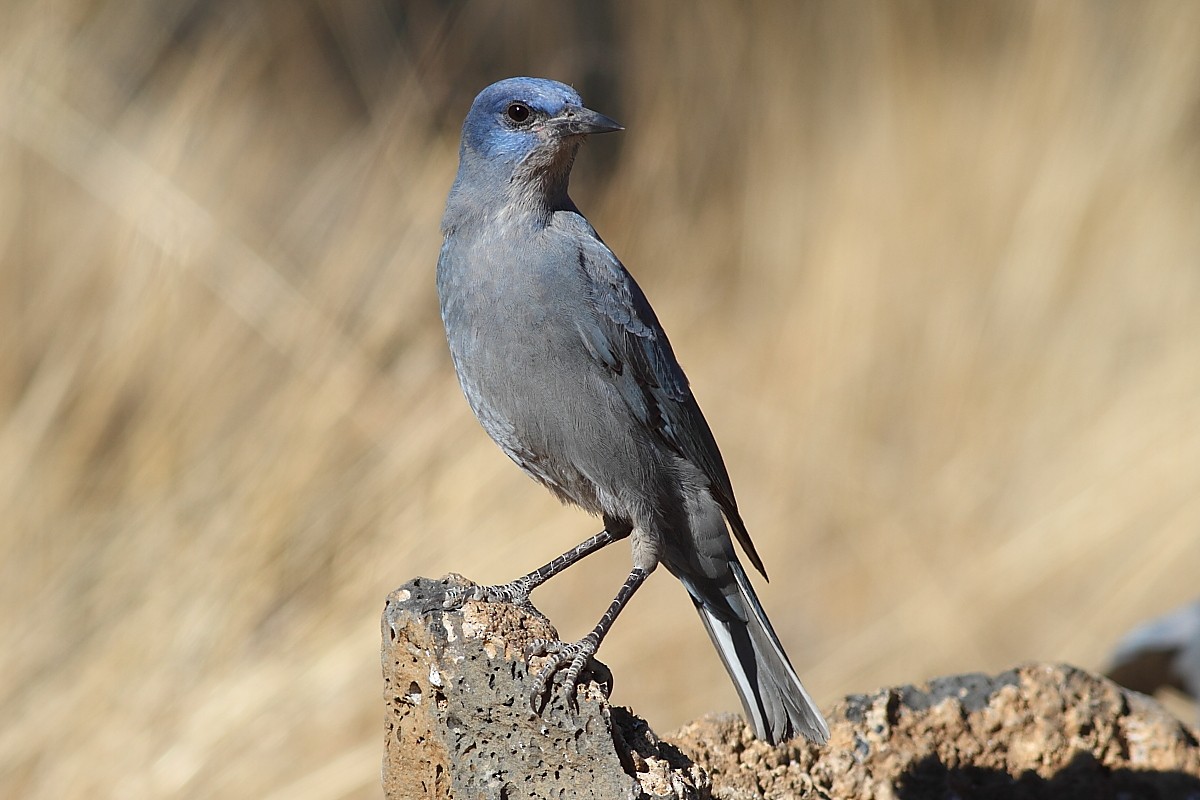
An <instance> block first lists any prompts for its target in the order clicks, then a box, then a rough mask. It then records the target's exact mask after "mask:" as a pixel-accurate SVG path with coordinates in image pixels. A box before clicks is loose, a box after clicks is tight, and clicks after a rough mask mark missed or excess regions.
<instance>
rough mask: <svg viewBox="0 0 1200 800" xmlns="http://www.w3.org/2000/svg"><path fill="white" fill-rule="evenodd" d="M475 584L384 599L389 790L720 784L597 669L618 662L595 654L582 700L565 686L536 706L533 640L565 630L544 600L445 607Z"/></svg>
mask: <svg viewBox="0 0 1200 800" xmlns="http://www.w3.org/2000/svg"><path fill="white" fill-rule="evenodd" d="M464 584H466V581H464V580H463V579H462V578H460V577H459V576H456V575H450V576H447V577H446V578H444V579H442V580H440V581H433V580H429V579H427V578H416V579H415V580H412V581H410V582H409V583H407V584H405V585H404V586H402V587H401V588H399V589H397V590H396V591H394V592H392V594H391V595H390V596H389V597H388V599H387V604H386V605H385V607H384V612H383V671H384V685H385V695H384V696H385V699H386V702H387V712H388V713H387V742H386V745H387V747H386V756H385V758H384V767H383V784H384V794H385V796H386V797H387V798H388V800H408V799H409V798H451V797H453V798H506V799H507V798H511V799H512V800H515V799H516V798H527V797H563V798H567V797H578V798H605V799H606V800H609V799H612V798H641V797H672V798H702V797H707V796H708V793H707V776H706V775H705V774H704V772H703V771H702V770H700V769H698V768H697V767H696V766H695V765H693V764H692V763H691V762H690V761H689V760H688V759H687V758H685V757H684V756H683V755H682V754H681V753H680V752H679V751H678V750H677V749H676V748H675V747H673V746H671V745H669V744H665V743H663V742H661V741H659V739H658V737H656V736H655V735H654V733H653V732H652V731H651V730H650V728H649V726H647V725H646V723H645V722H644V721H642V720H640V719H638V718H637V717H634V716H633V715H632V714H630V713H629V712H628V711H626V710H624V709H622V708H613V707H612V706H610V705H609V704H608V700H607V696H606V692H605V691H604V687H603V684H602V683H601V682H600V681H598V680H597V678H598V677H599V678H603V677H604V675H605V674H606V673H607V669H606V668H605V667H603V665H601V664H599V663H598V662H596V661H595V660H593V662H592V668H591V671H592V674H591V675H586V674H585V676H584V677H585V678H586V680H584V681H582V682H581V683H580V686H579V709H578V711H577V712H572V711H570V710H569V709H568V708H567V707H566V703H565V702H564V700H563V696H562V693H561V692H558V691H555V692H553V693H552V694H551V696H550V698H549V702H548V703H547V705H546V708H545V709H544V710H543V712H542V714H541V716H539V715H537V714H535V713H534V712H533V710H532V709H531V708H530V703H529V693H530V689H531V687H532V685H533V678H534V676H535V675H536V671H535V672H534V673H533V674H530V670H529V668H527V667H526V664H525V657H524V652H525V650H526V648H527V647H528V646H529V644H530V643H531V642H532V641H534V640H535V639H554V638H557V637H558V634H557V632H556V631H555V630H554V628H553V627H552V626H551V625H550V623H549V621H548V620H547V619H546V618H545V617H543V616H542V615H541V614H539V613H538V612H537V611H536V610H535V609H533V608H532V607H518V606H513V605H508V604H504V603H477V602H474V601H469V602H467V603H466V604H465V605H464V606H463V608H462V609H461V610H456V611H443V610H442V601H443V600H444V599H445V596H446V591H447V589H448V588H450V587H451V586H455V585H464ZM540 662H541V659H535V660H534V665H533V666H534V669H535V670H536V668H537V667H538V666H539V665H540Z"/></svg>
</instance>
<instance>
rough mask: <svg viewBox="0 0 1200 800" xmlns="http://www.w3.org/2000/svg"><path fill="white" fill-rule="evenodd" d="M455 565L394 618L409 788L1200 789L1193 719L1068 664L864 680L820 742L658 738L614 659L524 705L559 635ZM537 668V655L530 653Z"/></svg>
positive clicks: (413, 791) (387, 630) (721, 794)
mask: <svg viewBox="0 0 1200 800" xmlns="http://www.w3.org/2000/svg"><path fill="white" fill-rule="evenodd" d="M460 581H462V579H461V578H459V577H458V576H449V577H448V578H445V579H443V580H441V581H431V580H429V579H424V578H418V579H416V580H413V581H411V582H409V583H408V584H406V585H405V586H404V587H402V588H400V589H398V590H396V591H395V592H393V593H392V595H391V596H390V597H389V598H388V602H387V606H386V608H385V610H384V616H383V633H384V640H383V665H384V677H385V683H386V695H385V697H386V700H387V708H388V716H387V755H386V758H385V761H384V789H385V793H386V796H387V797H388V798H389V800H399V798H406V799H407V798H417V797H420V798H427V797H428V798H444V797H456V798H457V797H462V798H476V797H480V798H518V797H520V798H526V797H532V798H536V797H555V798H559V797H562V798H567V797H585V798H586V797H596V798H623V797H629V798H642V797H677V798H706V797H710V796H711V797H714V798H722V799H723V800H750V799H751V798H780V797H821V798H867V799H869V798H879V799H880V800H882V799H884V798H888V799H892V798H895V799H897V800H917V799H918V798H937V799H938V800H944V799H946V798H972V797H983V798H1006V800H1007V799H1008V798H1019V799H1024V798H1031V799H1032V798H1068V799H1071V798H1089V799H1090V798H1114V800H1115V799H1116V798H1130V800H1133V799H1134V798H1164V799H1166V798H1172V799H1174V798H1179V799H1180V800H1200V744H1198V742H1197V732H1196V731H1195V730H1193V729H1190V728H1188V727H1187V726H1185V725H1184V724H1183V723H1181V722H1180V721H1179V720H1177V719H1175V718H1174V717H1172V716H1171V715H1170V714H1169V713H1167V712H1166V711H1165V710H1164V709H1163V708H1162V707H1161V706H1159V705H1158V704H1157V703H1155V702H1154V701H1153V700H1151V699H1150V698H1147V697H1145V696H1143V695H1139V694H1136V693H1134V692H1129V691H1127V690H1124V689H1122V688H1120V687H1119V686H1117V685H1116V684H1114V683H1112V682H1111V681H1109V680H1107V679H1105V678H1102V677H1099V676H1096V675H1093V674H1090V673H1088V672H1085V671H1083V670H1079V669H1076V668H1074V667H1070V666H1065V665H1047V664H1029V665H1025V666H1021V667H1018V668H1016V669H1013V670H1010V671H1008V672H1004V673H1001V674H999V675H995V676H986V675H959V676H953V677H948V678H939V679H937V680H934V681H931V682H930V683H928V684H927V685H924V686H920V687H914V686H902V687H898V688H894V689H885V690H882V691H879V692H876V693H875V694H871V695H854V696H851V697H848V698H846V699H845V700H844V701H843V702H841V703H839V704H838V705H837V707H836V708H835V709H834V712H833V713H832V714H831V715H830V720H829V721H830V729H831V737H830V741H829V743H828V744H827V745H825V746H824V747H820V748H818V747H816V746H813V745H811V744H808V743H807V742H803V741H800V742H791V743H788V744H785V745H781V746H778V747H771V746H770V745H767V744H765V743H763V742H761V741H758V740H757V739H755V738H754V737H753V736H752V735H751V733H750V730H749V729H748V728H747V727H746V725H745V724H744V723H743V722H742V720H741V719H740V718H738V717H734V716H730V715H725V716H708V717H704V718H702V719H700V720H698V721H696V722H693V723H691V724H689V725H686V726H684V727H683V728H682V729H680V730H679V731H677V732H676V733H674V734H673V735H671V736H670V737H667V738H666V740H665V741H664V740H660V739H659V738H658V737H657V736H656V735H655V734H654V733H653V732H652V731H651V730H650V728H649V727H648V726H647V725H646V723H645V722H644V721H643V720H641V719H639V718H637V717H635V716H633V715H632V714H631V713H630V712H628V711H626V710H625V709H621V708H614V707H611V706H610V705H609V704H608V701H607V697H606V694H605V692H604V691H603V685H602V683H600V682H598V681H597V680H596V678H597V677H601V678H602V677H604V676H605V675H606V673H607V670H606V668H604V667H603V665H601V664H599V663H598V662H595V661H593V665H592V669H593V675H591V676H588V677H589V680H587V681H585V682H584V683H583V684H581V686H580V693H579V710H578V712H576V713H572V712H571V711H569V710H568V709H567V708H566V707H565V704H564V703H563V700H562V697H561V694H560V693H558V692H555V693H554V694H553V695H552V697H551V699H550V702H549V704H548V705H547V708H546V709H545V711H544V712H543V714H542V715H541V716H538V715H536V714H534V713H533V712H532V710H531V709H530V707H529V700H528V694H529V690H530V686H531V685H532V684H531V681H532V676H531V675H530V672H529V669H528V668H527V667H526V665H525V660H524V656H523V653H524V650H525V647H526V646H527V645H528V644H529V642H530V641H532V640H533V639H537V638H552V637H554V636H556V634H555V632H554V629H553V627H551V626H550V624H549V622H548V621H547V620H546V619H545V617H543V616H541V615H540V614H539V613H538V612H537V611H536V610H535V609H533V608H532V607H528V608H521V607H516V606H511V605H506V604H500V603H495V604H482V603H474V602H470V603H467V604H466V605H465V606H464V608H463V609H462V610H461V611H443V610H442V607H441V604H442V600H443V598H444V596H445V591H446V589H447V588H448V587H449V586H450V585H452V584H454V583H457V582H460ZM534 666H535V668H536V666H537V664H535V665H534Z"/></svg>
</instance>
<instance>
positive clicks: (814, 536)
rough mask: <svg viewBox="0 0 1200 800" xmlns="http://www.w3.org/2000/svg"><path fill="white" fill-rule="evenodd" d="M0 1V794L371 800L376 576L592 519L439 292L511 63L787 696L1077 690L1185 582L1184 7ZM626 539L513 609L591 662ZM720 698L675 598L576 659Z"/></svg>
mask: <svg viewBox="0 0 1200 800" xmlns="http://www.w3.org/2000/svg"><path fill="white" fill-rule="evenodd" d="M606 8H609V7H602V6H600V5H599V4H596V5H595V6H593V5H591V4H584V3H580V4H578V5H573V4H564V3H546V4H531V3H516V4H513V3H504V2H499V0H495V1H494V2H471V3H465V4H463V3H460V4H454V5H449V4H446V5H443V4H440V3H430V2H418V3H384V2H365V1H364V2H346V3H338V2H333V1H332V0H329V1H327V2H321V1H318V0H311V1H309V2H302V3H301V2H260V3H251V2H208V1H201V2H192V3H185V2H160V1H158V0H139V1H137V2H120V3H118V2H98V1H94V2H88V1H87V0H63V1H62V2H42V3H24V2H16V1H15V0H14V1H13V2H9V3H6V4H4V6H3V10H2V11H0V176H2V182H0V319H2V320H3V324H0V520H2V523H0V614H2V619H3V623H2V624H0V719H2V720H3V723H2V724H0V795H3V796H5V797H37V798H83V797H119V798H143V797H145V798H156V797H186V798H202V797H203V798H209V797H218V798H245V797H255V798H264V797H267V798H274V797H279V798H282V797H287V798H290V799H292V800H294V799H295V798H306V799H308V798H311V799H313V800H317V799H318V798H322V799H323V798H342V797H347V798H349V797H353V798H359V797H376V796H378V795H379V789H378V764H379V759H380V757H381V755H382V747H381V732H382V719H381V718H382V705H381V703H380V702H379V701H380V691H381V681H380V677H379V665H378V649H377V648H378V642H377V635H378V629H377V624H378V614H379V612H380V610H381V608H382V603H383V598H384V596H385V595H386V593H387V592H388V590H390V589H391V588H393V587H394V586H396V585H398V584H399V583H401V582H402V581H404V580H406V579H408V578H409V577H411V576H414V575H429V576H436V575H440V574H442V573H444V572H447V571H450V570H455V571H459V572H463V573H465V574H467V575H469V576H471V577H474V578H477V579H480V580H486V581H501V580H506V579H509V578H512V577H514V576H516V575H517V574H519V573H521V572H524V571H525V570H527V569H529V568H532V567H534V566H536V565H538V564H540V563H541V562H543V561H544V560H546V559H548V558H550V557H551V556H554V555H556V554H558V553H559V552H561V551H563V550H565V549H567V548H568V547H570V546H572V545H573V544H575V543H576V542H578V541H579V540H581V539H583V538H584V537H585V536H587V535H590V534H591V533H594V532H595V531H596V530H597V529H598V528H597V525H596V523H595V522H594V521H592V520H589V519H588V518H587V517H586V516H584V515H583V514H582V513H580V512H577V511H574V510H571V509H566V508H562V507H560V506H558V505H557V504H556V503H555V502H554V501H553V500H552V499H551V498H550V496H549V495H547V494H546V493H544V492H543V491H542V490H541V489H539V488H538V487H536V486H535V485H533V484H532V483H531V482H529V481H528V480H527V479H526V478H525V477H524V476H523V475H522V474H521V473H520V472H519V471H518V470H517V469H516V468H514V467H513V466H512V465H511V464H510V463H508V461H507V460H506V459H505V458H504V457H503V456H502V455H501V454H500V453H499V451H498V450H496V449H495V448H494V447H493V446H492V444H491V443H490V442H489V441H488V440H487V439H486V437H485V436H484V435H483V433H482V431H481V430H480V429H479V428H478V426H477V425H476V423H475V421H474V420H473V419H472V418H471V416H470V413H469V411H468V409H467V406H466V403H465V402H464V401H463V400H462V398H461V397H460V396H459V392H458V387H457V384H456V383H455V381H454V377H453V374H452V371H451V367H450V363H449V359H448V358H447V355H446V352H445V348H444V342H443V341H442V332H441V325H440V322H439V320H438V317H437V304H436V298H435V294H434V288H433V269H434V263H435V261H436V257H437V250H438V246H439V243H440V234H439V232H438V221H439V217H440V215H441V207H442V203H443V200H444V197H445V192H446V190H447V188H448V187H449V184H450V181H451V180H452V177H453V173H454V169H455V164H456V157H457V136H458V126H459V124H460V123H461V119H462V116H463V114H464V113H465V112H466V109H467V107H468V105H469V103H470V100H471V98H472V97H473V96H474V94H475V92H477V91H478V90H479V89H480V88H482V87H483V86H484V85H486V84H487V83H489V82H491V81H492V80H494V79H497V78H500V77H505V76H507V75H511V74H522V73H525V74H535V75H547V76H552V77H556V78H559V79H563V80H566V81H569V82H572V83H574V84H575V85H576V86H577V87H578V88H579V89H580V90H581V91H582V92H583V93H584V97H585V99H586V100H588V101H589V103H590V105H592V106H593V107H595V108H598V109H599V110H601V111H603V112H605V113H608V114H611V115H612V116H614V117H616V118H617V119H619V120H621V121H622V122H623V123H624V124H625V125H626V126H627V128H628V130H627V131H626V132H625V133H622V134H617V135H614V136H608V137H603V138H600V139H597V140H595V141H593V142H590V143H589V144H588V145H587V147H586V148H585V149H584V152H583V154H582V156H581V162H580V165H579V169H578V170H577V172H576V181H575V192H574V194H575V197H576V200H577V201H578V202H579V204H580V205H581V206H582V207H583V208H584V209H585V211H586V212H587V213H588V215H589V216H590V218H591V219H592V221H593V222H594V223H595V224H596V226H597V227H598V228H599V230H600V231H601V233H602V235H604V237H605V238H606V240H607V241H608V242H609V243H610V244H611V245H612V246H613V247H614V249H615V250H616V252H617V253H618V254H619V255H620V256H621V257H622V258H623V260H624V261H625V262H626V264H627V265H628V266H629V267H630V269H631V270H632V271H633V272H634V273H635V274H636V275H637V276H638V278H639V280H640V281H641V283H642V285H643V286H644V288H645V289H646V291H647V293H648V294H649V296H650V298H651V299H652V301H653V302H654V304H655V306H656V308H657V310H658V312H659V316H660V317H661V318H662V320H663V321H664V324H665V325H666V327H667V329H668V330H669V331H670V333H671V336H672V339H673V341H674V343H675V347H676V350H677V352H678V354H679V356H680V359H681V360H682V361H683V363H684V365H685V367H686V368H687V369H688V372H689V374H690V377H691V379H692V382H693V384H694V386H695V389H696V392H697V395H698V397H699V399H700V401H701V404H702V405H703V407H704V409H705V412H706V414H707V416H708V418H709V421H710V423H711V424H712V427H713V429H714V431H715V432H716V435H717V438H718V440H719V441H720V442H721V445H722V448H723V451H724V454H725V457H726V460H727V462H728V464H729V468H730V472H731V473H732V476H733V479H734V484H735V486H736V487H737V491H738V496H739V500H740V502H741V505H742V507H743V509H744V514H745V517H746V520H747V522H748V524H749V526H750V530H751V532H752V534H753V536H754V537H755V540H756V541H757V543H758V548H759V550H760V551H761V552H762V555H763V557H764V558H765V560H766V562H767V565H768V568H769V570H770V571H771V574H772V576H773V581H772V583H771V584H770V585H769V586H766V585H762V584H761V582H760V585H762V595H763V599H764V602H765V604H766V606H767V607H768V609H769V610H770V612H771V616H772V619H773V620H774V622H775V625H776V627H777V628H778V630H779V633H780V634H781V636H782V638H783V639H784V641H785V642H786V643H787V645H788V648H789V650H790V652H791V654H792V658H793V660H794V661H795V663H796V666H797V668H798V670H799V672H800V674H801V675H802V676H803V677H804V679H805V681H806V683H807V684H808V686H809V688H810V689H811V690H812V692H813V694H814V695H815V696H816V697H817V698H818V700H819V702H820V703H821V704H822V705H824V706H825V707H829V706H830V705H831V704H832V703H833V702H834V701H836V700H837V698H839V697H840V696H842V695H843V694H846V693H852V692H859V691H868V690H871V689H874V688H876V687H878V686H881V685H886V684H893V683H902V682H910V681H919V680H922V679H925V678H928V677H931V676H934V675H937V674H939V673H947V672H955V671H966V670H999V669H1003V668H1006V667H1008V666H1010V665H1012V664H1014V663H1016V662H1019V661H1023V660H1028V659H1056V660H1057V659H1064V660H1068V661H1071V662H1074V663H1077V664H1080V665H1082V666H1085V667H1091V668H1096V667H1099V666H1102V665H1103V663H1104V660H1105V654H1106V652H1107V651H1108V649H1109V648H1110V646H1111V644H1112V643H1113V641H1114V640H1115V639H1116V638H1117V637H1118V636H1119V635H1120V633H1121V632H1122V631H1124V630H1125V629H1126V628H1127V627H1128V626H1130V625H1131V624H1133V623H1134V622H1136V621H1137V620H1139V619H1142V618H1144V617H1145V616H1147V615H1151V614H1154V613H1159V612H1162V611H1165V610H1167V609H1169V608H1171V607H1173V606H1175V605H1177V604H1180V603H1182V602H1184V601H1187V600H1189V599H1191V597H1192V595H1193V594H1194V593H1195V592H1196V589H1197V576H1198V575H1200V4H1197V3H1193V2H1186V0H1185V1H1184V2H1179V3H1165V2H1164V3H1151V2H1145V3H1143V2H1133V1H1132V0H1131V1H1130V2H1115V3H1068V2H1063V3H1057V2H1056V3H1049V2H1048V3H1045V4H1026V3H1010V2H995V3H989V2H981V3H946V4H940V3H921V2H907V3H897V4H891V3H887V4H885V3H875V4H842V3H828V4H808V3H806V4H769V3H761V4H750V5H743V4H740V3H729V4H722V3H700V4H694V5H693V4H671V3H661V4H660V3H640V2H626V3H618V4H616V5H615V6H612V7H611V10H605V9H606ZM627 567H628V551H627V548H625V547H624V546H618V547H614V548H612V550H611V552H607V553H604V554H603V555H600V556H596V557H594V558H593V559H592V560H590V561H589V562H587V564H586V566H581V567H578V568H576V569H575V570H573V571H572V572H570V573H568V575H567V576H566V577H563V578H560V579H558V580H556V581H554V582H553V583H551V584H550V585H549V586H547V587H546V588H545V589H543V590H541V591H540V592H539V593H538V594H537V595H536V600H537V602H538V603H539V605H541V606H542V607H543V608H545V609H546V610H548V611H549V612H550V613H551V615H552V617H553V618H554V620H555V621H556V622H557V623H558V625H559V628H560V630H561V631H562V632H563V633H564V635H567V636H571V637H576V636H579V635H581V634H582V633H583V632H584V631H586V630H587V629H588V628H589V627H590V626H591V625H592V624H593V623H594V622H595V620H596V619H597V618H598V616H599V614H600V613H601V611H602V610H603V608H604V607H605V605H606V604H607V603H608V601H609V599H610V598H611V596H612V593H613V592H614V591H615V589H616V588H617V586H618V585H619V584H620V582H621V580H622V579H623V577H624V574H625V570H626V569H627ZM601 656H602V658H603V659H604V660H605V661H606V662H607V663H609V664H610V665H611V666H612V667H613V668H614V670H615V673H616V679H617V688H616V694H615V700H617V701H618V702H620V703H624V704H630V705H632V706H634V707H635V708H636V709H637V710H638V711H639V712H641V713H643V714H644V715H646V716H647V717H648V718H649V719H650V721H651V723H652V724H653V725H654V726H655V727H656V728H658V729H659V730H667V729H669V728H671V727H672V726H674V725H676V724H679V723H681V722H683V721H684V720H686V719H688V718H690V717H692V716H695V715H698V714H700V713H702V712H704V711H707V710H710V709H730V710H732V709H735V708H736V707H737V701H736V698H735V696H734V693H733V690H732V688H731V687H730V685H729V683H728V680H727V679H726V677H725V675H724V673H723V671H722V669H721V666H720V664H719V662H718V660H717V658H716V656H715V654H714V653H712V652H711V648H710V645H709V643H708V641H707V639H706V638H705V635H704V633H703V629H702V627H701V625H700V624H699V622H698V621H697V620H696V619H695V618H694V612H693V611H692V609H691V608H690V604H689V602H688V601H687V599H686V597H685V594H684V593H683V592H682V591H681V590H680V588H679V587H678V585H677V584H676V583H675V582H674V581H673V580H672V579H671V578H670V576H669V575H667V574H666V573H662V574H660V575H656V576H655V577H654V578H653V579H652V580H651V581H650V582H649V583H648V585H647V586H646V587H645V589H644V590H643V592H642V593H641V594H639V596H638V597H637V598H636V599H635V601H634V602H633V604H632V606H631V607H630V609H629V610H628V612H627V616H625V617H623V618H622V619H621V620H620V622H619V624H618V625H617V627H616V630H615V631H614V633H613V634H612V636H611V637H610V638H609V640H608V641H607V642H606V643H605V645H604V647H603V649H602V650H601Z"/></svg>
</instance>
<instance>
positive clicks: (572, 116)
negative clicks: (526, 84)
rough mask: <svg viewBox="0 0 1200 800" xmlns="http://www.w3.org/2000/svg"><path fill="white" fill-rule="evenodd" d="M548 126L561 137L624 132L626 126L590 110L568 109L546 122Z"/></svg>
mask: <svg viewBox="0 0 1200 800" xmlns="http://www.w3.org/2000/svg"><path fill="white" fill-rule="evenodd" d="M546 125H547V126H548V127H549V128H550V129H551V130H553V131H555V132H557V133H558V134H559V135H560V136H582V135H585V134H589V133H609V132H611V131H623V130H625V126H624V125H622V124H621V123H619V122H617V121H616V120H615V119H609V118H608V117H606V116H604V115H603V114H601V113H599V112H598V111H592V110H591V109H590V108H568V109H567V110H565V111H563V112H562V113H561V114H559V115H557V116H554V117H551V118H550V119H548V120H546Z"/></svg>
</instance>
